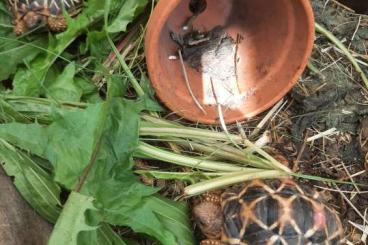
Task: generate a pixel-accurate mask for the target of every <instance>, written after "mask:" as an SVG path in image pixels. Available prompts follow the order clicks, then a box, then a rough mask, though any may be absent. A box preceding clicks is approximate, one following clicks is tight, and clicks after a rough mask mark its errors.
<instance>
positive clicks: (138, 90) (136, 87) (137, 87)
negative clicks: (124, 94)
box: [106, 33, 144, 97]
mask: <svg viewBox="0 0 368 245" xmlns="http://www.w3.org/2000/svg"><path fill="white" fill-rule="evenodd" d="M106 38H107V40H108V41H109V43H110V45H111V48H112V49H113V51H114V53H115V55H116V58H118V61H119V63H120V65H121V67H122V68H123V70H124V72H125V73H126V74H127V75H128V77H129V81H130V83H131V84H132V86H133V88H134V90H135V92H136V93H137V95H138V96H139V97H142V96H143V95H144V91H143V89H142V87H141V86H140V85H139V82H138V81H137V79H136V78H135V77H134V75H133V73H132V71H131V70H130V69H129V67H128V65H127V63H126V62H125V61H124V59H123V57H122V55H121V54H120V52H119V51H118V49H117V48H116V46H115V44H114V42H113V41H112V40H111V38H110V36H109V34H108V33H106Z"/></svg>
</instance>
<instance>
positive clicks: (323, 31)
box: [315, 23, 368, 88]
mask: <svg viewBox="0 0 368 245" xmlns="http://www.w3.org/2000/svg"><path fill="white" fill-rule="evenodd" d="M315 28H316V31H317V32H319V33H321V34H323V35H325V36H326V37H327V38H328V39H330V41H331V42H333V43H334V44H335V45H336V46H337V47H338V48H339V49H341V51H342V52H343V53H344V54H345V55H346V57H347V58H348V59H349V60H350V62H351V63H352V64H353V66H354V68H355V70H356V71H357V72H358V73H359V75H360V76H361V77H362V79H363V82H364V84H365V86H366V88H368V78H367V76H366V75H365V74H364V72H363V70H362V68H361V67H360V65H359V64H358V62H357V61H356V60H355V58H354V57H353V55H352V54H351V53H350V51H349V50H348V49H347V48H346V47H345V45H344V44H343V43H342V42H341V41H340V40H339V39H338V38H336V37H335V36H334V34H332V33H331V32H330V31H328V30H326V29H325V28H324V27H322V26H321V25H319V24H318V23H316V24H315Z"/></svg>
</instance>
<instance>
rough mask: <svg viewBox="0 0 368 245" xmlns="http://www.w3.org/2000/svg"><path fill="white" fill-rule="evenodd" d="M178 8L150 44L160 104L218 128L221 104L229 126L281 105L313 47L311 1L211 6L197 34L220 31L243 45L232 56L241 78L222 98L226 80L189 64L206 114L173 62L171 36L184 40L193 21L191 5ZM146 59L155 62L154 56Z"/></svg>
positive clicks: (256, 0)
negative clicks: (179, 35)
mask: <svg viewBox="0 0 368 245" xmlns="http://www.w3.org/2000/svg"><path fill="white" fill-rule="evenodd" d="M161 1H163V0H161ZM161 1H160V2H159V4H160V3H161ZM163 2H164V1H163ZM176 2H177V3H176V4H177V5H176V6H175V7H174V9H173V10H172V12H171V13H170V14H169V16H168V19H167V20H166V21H164V22H162V23H160V21H159V22H157V23H158V24H155V26H153V27H150V28H152V30H151V31H149V32H151V33H150V34H148V35H149V36H151V37H149V38H148V40H147V41H152V42H153V44H151V46H149V45H150V44H148V46H149V48H150V49H152V50H155V53H154V54H153V55H152V57H153V56H154V58H153V61H154V64H151V65H149V70H150V76H151V80H152V82H153V85H154V87H155V88H156V91H157V94H158V96H159V97H160V98H161V100H162V101H163V102H164V103H165V104H166V105H167V106H168V107H169V108H170V109H171V110H173V111H174V112H176V113H178V114H179V115H181V116H184V117H185V118H187V119H189V120H192V121H199V122H203V123H219V120H218V118H219V112H218V104H219V101H220V103H221V104H222V112H223V114H224V119H225V121H226V122H234V121H236V120H241V119H244V118H246V117H252V116H254V115H256V114H258V113H260V112H262V111H264V110H265V109H267V108H269V107H270V106H272V105H273V104H274V103H276V102H277V101H278V100H279V99H281V98H282V96H284V95H285V94H286V93H287V92H288V91H289V90H290V88H291V87H292V86H293V85H294V84H295V82H296V81H297V79H298V77H299V76H300V74H301V73H302V71H303V69H304V68H305V65H306V62H307V58H308V56H309V54H310V50H311V47H312V43H311V42H313V26H311V21H310V19H311V16H310V13H309V12H308V11H307V10H306V6H307V7H309V6H308V3H307V1H302V0H292V1H290V0H272V1H269V0H208V1H207V8H206V10H205V11H204V12H203V13H202V14H200V15H199V17H198V18H197V19H196V20H195V21H194V23H193V26H194V29H195V30H199V31H202V32H206V31H209V30H212V29H213V28H214V27H216V26H221V27H223V28H224V30H225V31H226V33H227V34H228V35H230V36H231V38H232V39H233V40H236V39H237V38H239V37H242V40H241V41H240V42H239V43H238V44H236V46H235V50H237V51H234V54H235V56H234V54H233V56H234V63H235V60H236V66H235V67H236V68H235V69H236V73H235V75H236V76H235V79H234V77H233V78H229V79H228V80H232V82H229V86H232V90H229V91H227V92H223V91H224V90H226V88H223V87H221V86H222V85H221V79H220V80H219V81H216V79H218V76H214V77H211V75H208V74H207V75H206V74H204V72H203V71H201V70H198V69H193V68H192V67H190V66H189V65H188V64H187V63H186V65H185V67H186V73H187V74H188V78H189V83H190V87H191V89H192V91H193V93H194V96H195V97H196V98H197V100H198V102H199V103H200V104H201V105H202V107H203V109H204V110H205V113H204V112H203V111H201V109H200V108H199V107H198V106H196V104H195V103H194V100H193V98H192V96H190V94H189V91H188V87H187V85H186V83H185V79H184V74H183V68H182V66H181V64H180V63H181V62H180V60H178V59H176V60H175V59H170V58H169V57H173V56H175V55H177V51H178V48H179V46H178V44H177V43H176V42H174V41H173V39H172V38H171V37H170V32H175V33H181V34H183V33H184V31H183V25H184V23H186V21H187V19H188V18H189V17H190V16H192V13H191V12H190V11H189V8H188V5H189V0H182V1H179V2H178V1H176ZM155 18H159V17H157V16H156V17H155V16H153V19H155ZM151 24H152V23H151ZM160 25H162V26H160ZM159 30H161V31H160V32H159V33H158V34H159V35H158V37H157V38H158V39H157V40H156V41H154V38H153V37H152V36H154V35H156V34H153V33H152V32H157V31H159ZM152 45H153V46H152ZM152 50H151V51H149V50H148V52H153V51H152ZM147 57H148V61H150V57H151V55H150V54H148V56H147ZM235 57H236V58H235ZM231 59H232V58H229V60H230V61H231ZM212 65H214V67H212V69H213V70H214V73H213V74H215V75H216V74H220V76H222V75H221V74H222V73H221V69H222V68H221V67H216V62H214V63H213V64H212ZM217 69H218V70H217ZM219 72H220V73H219ZM222 79H224V78H222ZM214 81H215V82H216V84H215V86H214ZM235 85H236V86H235ZM235 87H236V89H235ZM214 91H215V92H214ZM216 91H217V92H216ZM221 91H222V92H221ZM231 95H234V96H233V97H235V98H237V99H235V100H234V101H233V102H229V101H232V99H231V98H230V97H231ZM216 97H217V98H216ZM231 103H233V104H231Z"/></svg>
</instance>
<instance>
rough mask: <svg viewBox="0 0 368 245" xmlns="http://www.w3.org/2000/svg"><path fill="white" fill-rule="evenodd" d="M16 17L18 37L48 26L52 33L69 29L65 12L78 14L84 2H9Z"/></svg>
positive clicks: (10, 0) (18, 0)
mask: <svg viewBox="0 0 368 245" xmlns="http://www.w3.org/2000/svg"><path fill="white" fill-rule="evenodd" d="M8 2H9V4H10V6H11V10H12V13H13V17H14V32H15V33H16V34H17V35H20V34H23V33H24V32H26V31H28V30H31V29H34V28H37V27H39V26H41V25H46V26H47V27H48V28H49V29H50V30H52V31H63V30H65V29H66V27H67V23H66V19H65V17H64V16H63V10H65V11H67V12H68V13H70V14H71V15H74V14H75V13H76V12H77V9H78V8H79V7H80V6H81V4H82V0H8Z"/></svg>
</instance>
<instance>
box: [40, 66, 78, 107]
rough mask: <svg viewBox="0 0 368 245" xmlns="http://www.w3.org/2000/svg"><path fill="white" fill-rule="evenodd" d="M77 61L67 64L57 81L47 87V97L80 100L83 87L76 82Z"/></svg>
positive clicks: (72, 100) (71, 100)
mask: <svg viewBox="0 0 368 245" xmlns="http://www.w3.org/2000/svg"><path fill="white" fill-rule="evenodd" d="M75 72H76V71H75V63H74V62H72V63H70V64H69V65H67V66H66V67H65V69H64V71H63V72H62V73H61V74H60V75H59V76H58V77H57V79H56V81H55V82H54V83H53V84H51V86H50V87H48V88H47V93H46V94H47V97H49V98H53V99H55V100H60V101H70V102H74V101H75V102H79V101H80V98H81V96H82V91H81V89H80V88H79V87H78V86H77V85H76V84H75V81H74V76H75Z"/></svg>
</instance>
